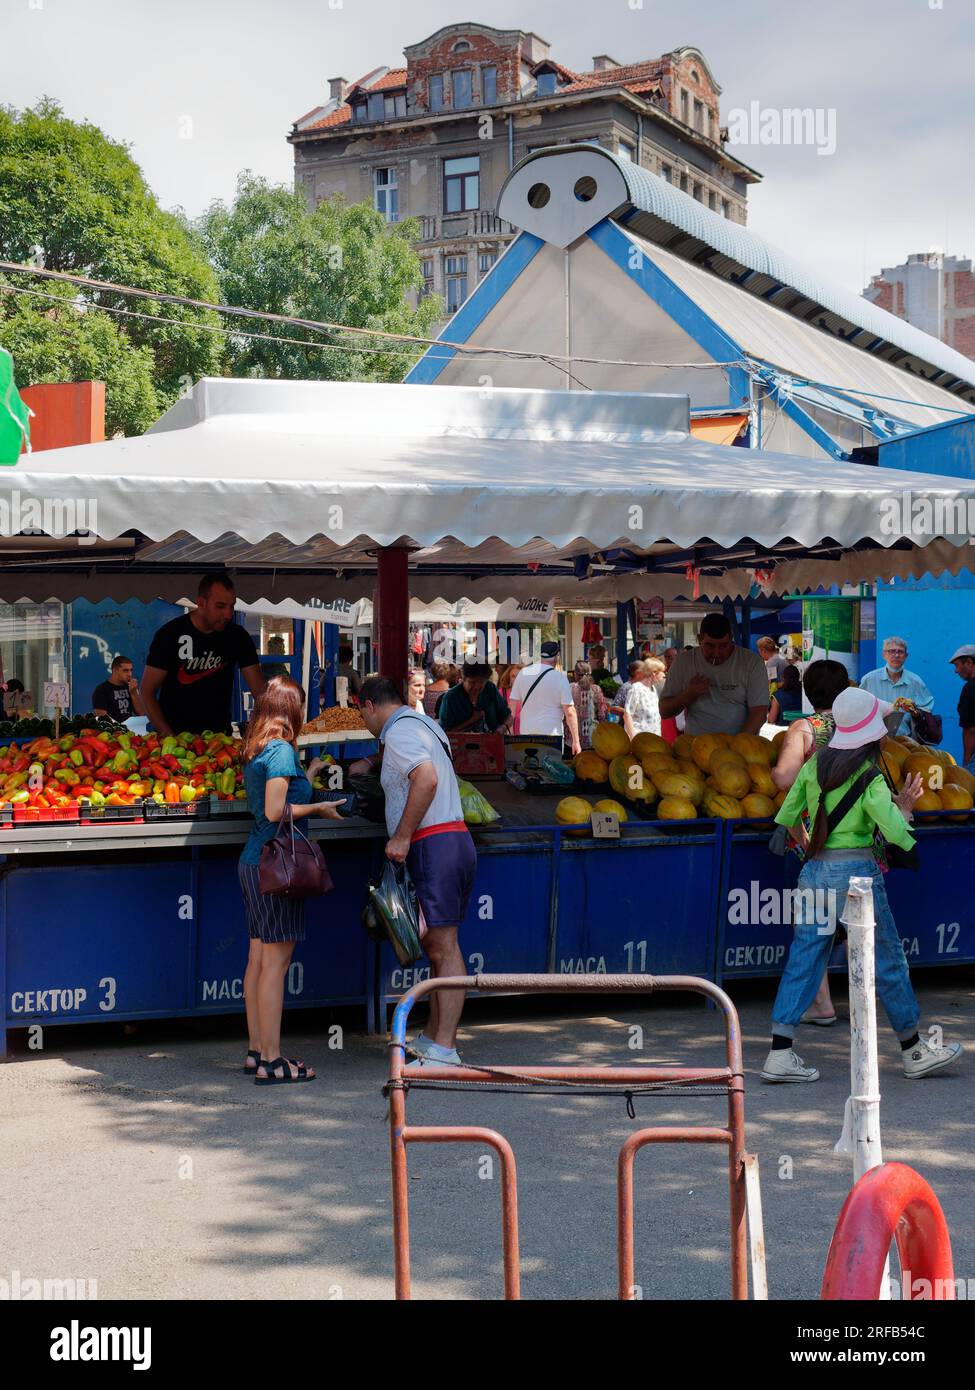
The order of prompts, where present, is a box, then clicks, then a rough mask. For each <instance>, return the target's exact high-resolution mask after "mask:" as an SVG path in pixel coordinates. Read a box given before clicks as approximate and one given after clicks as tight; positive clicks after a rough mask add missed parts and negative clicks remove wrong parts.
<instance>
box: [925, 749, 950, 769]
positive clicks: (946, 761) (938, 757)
mask: <svg viewBox="0 0 975 1390" xmlns="http://www.w3.org/2000/svg"><path fill="white" fill-rule="evenodd" d="M930 752H931V755H932V757H933V758H934V759H935V761H936V762H939V763H940V764H941V766H942V767H955V766H956V764H955V760H954V758H953V757H952V756H951V754H950V753H949V752H948V750H947V748H932V749H931V750H930Z"/></svg>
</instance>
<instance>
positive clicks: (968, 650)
mask: <svg viewBox="0 0 975 1390" xmlns="http://www.w3.org/2000/svg"><path fill="white" fill-rule="evenodd" d="M963 656H975V647H973V646H972V644H971V643H970V642H968V643H966V645H965V646H964V647H959V648H958V650H957V651H956V652H955V654H954V656H953V657H951V658H950V660H951V661H959V660H960V659H961V658H962V657H963Z"/></svg>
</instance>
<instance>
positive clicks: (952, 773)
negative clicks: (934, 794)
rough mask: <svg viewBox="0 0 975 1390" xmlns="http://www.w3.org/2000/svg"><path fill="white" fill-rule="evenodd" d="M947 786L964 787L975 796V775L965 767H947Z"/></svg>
mask: <svg viewBox="0 0 975 1390" xmlns="http://www.w3.org/2000/svg"><path fill="white" fill-rule="evenodd" d="M945 786H951V787H964V788H965V790H966V791H967V792H971V794H972V796H975V777H973V776H972V774H971V773H970V772H967V771H966V770H965V768H963V767H946V768H945Z"/></svg>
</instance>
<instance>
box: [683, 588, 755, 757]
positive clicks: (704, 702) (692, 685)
mask: <svg viewBox="0 0 975 1390" xmlns="http://www.w3.org/2000/svg"><path fill="white" fill-rule="evenodd" d="M768 705H769V693H768V676H767V674H766V671H765V663H764V662H763V661H762V658H761V657H760V656H759V655H758V653H757V652H753V651H749V650H748V649H747V648H745V647H739V646H736V645H735V642H734V639H733V637H732V635H731V624H730V623H729V622H728V619H727V618H726V617H725V616H724V615H723V614H722V613H709V614H708V615H707V616H706V617H705V618H704V619H703V621H702V622H701V626H700V628H699V629H698V645H697V648H696V650H691V651H688V650H687V649H686V648H685V650H684V651H683V652H681V653H680V655H679V656H678V657H677V660H676V661H675V662H674V664H673V666H672V667H671V668H670V674H669V675H668V676H667V679H666V681H665V683H664V687H663V691H662V693H661V696H660V715H661V718H663V719H674V718H676V717H677V716H678V715H680V714H682V713H683V714H685V717H686V729H687V732H688V733H689V734H740V733H746V734H757V733H758V732H759V730H760V729H761V727H762V725H763V724H764V723H765V720H766V717H767V715H768Z"/></svg>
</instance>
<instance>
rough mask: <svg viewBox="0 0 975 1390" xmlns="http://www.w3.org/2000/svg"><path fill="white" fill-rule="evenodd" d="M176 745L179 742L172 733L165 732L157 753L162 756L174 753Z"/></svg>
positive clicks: (177, 745)
mask: <svg viewBox="0 0 975 1390" xmlns="http://www.w3.org/2000/svg"><path fill="white" fill-rule="evenodd" d="M178 747H179V743H178V742H177V741H176V739H175V738H174V737H173V735H172V734H167V735H166V737H165V738H164V739H163V741H162V748H161V749H160V750H159V755H160V757H162V758H166V757H169V755H170V754H175V752H176V749H177V748H178Z"/></svg>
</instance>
